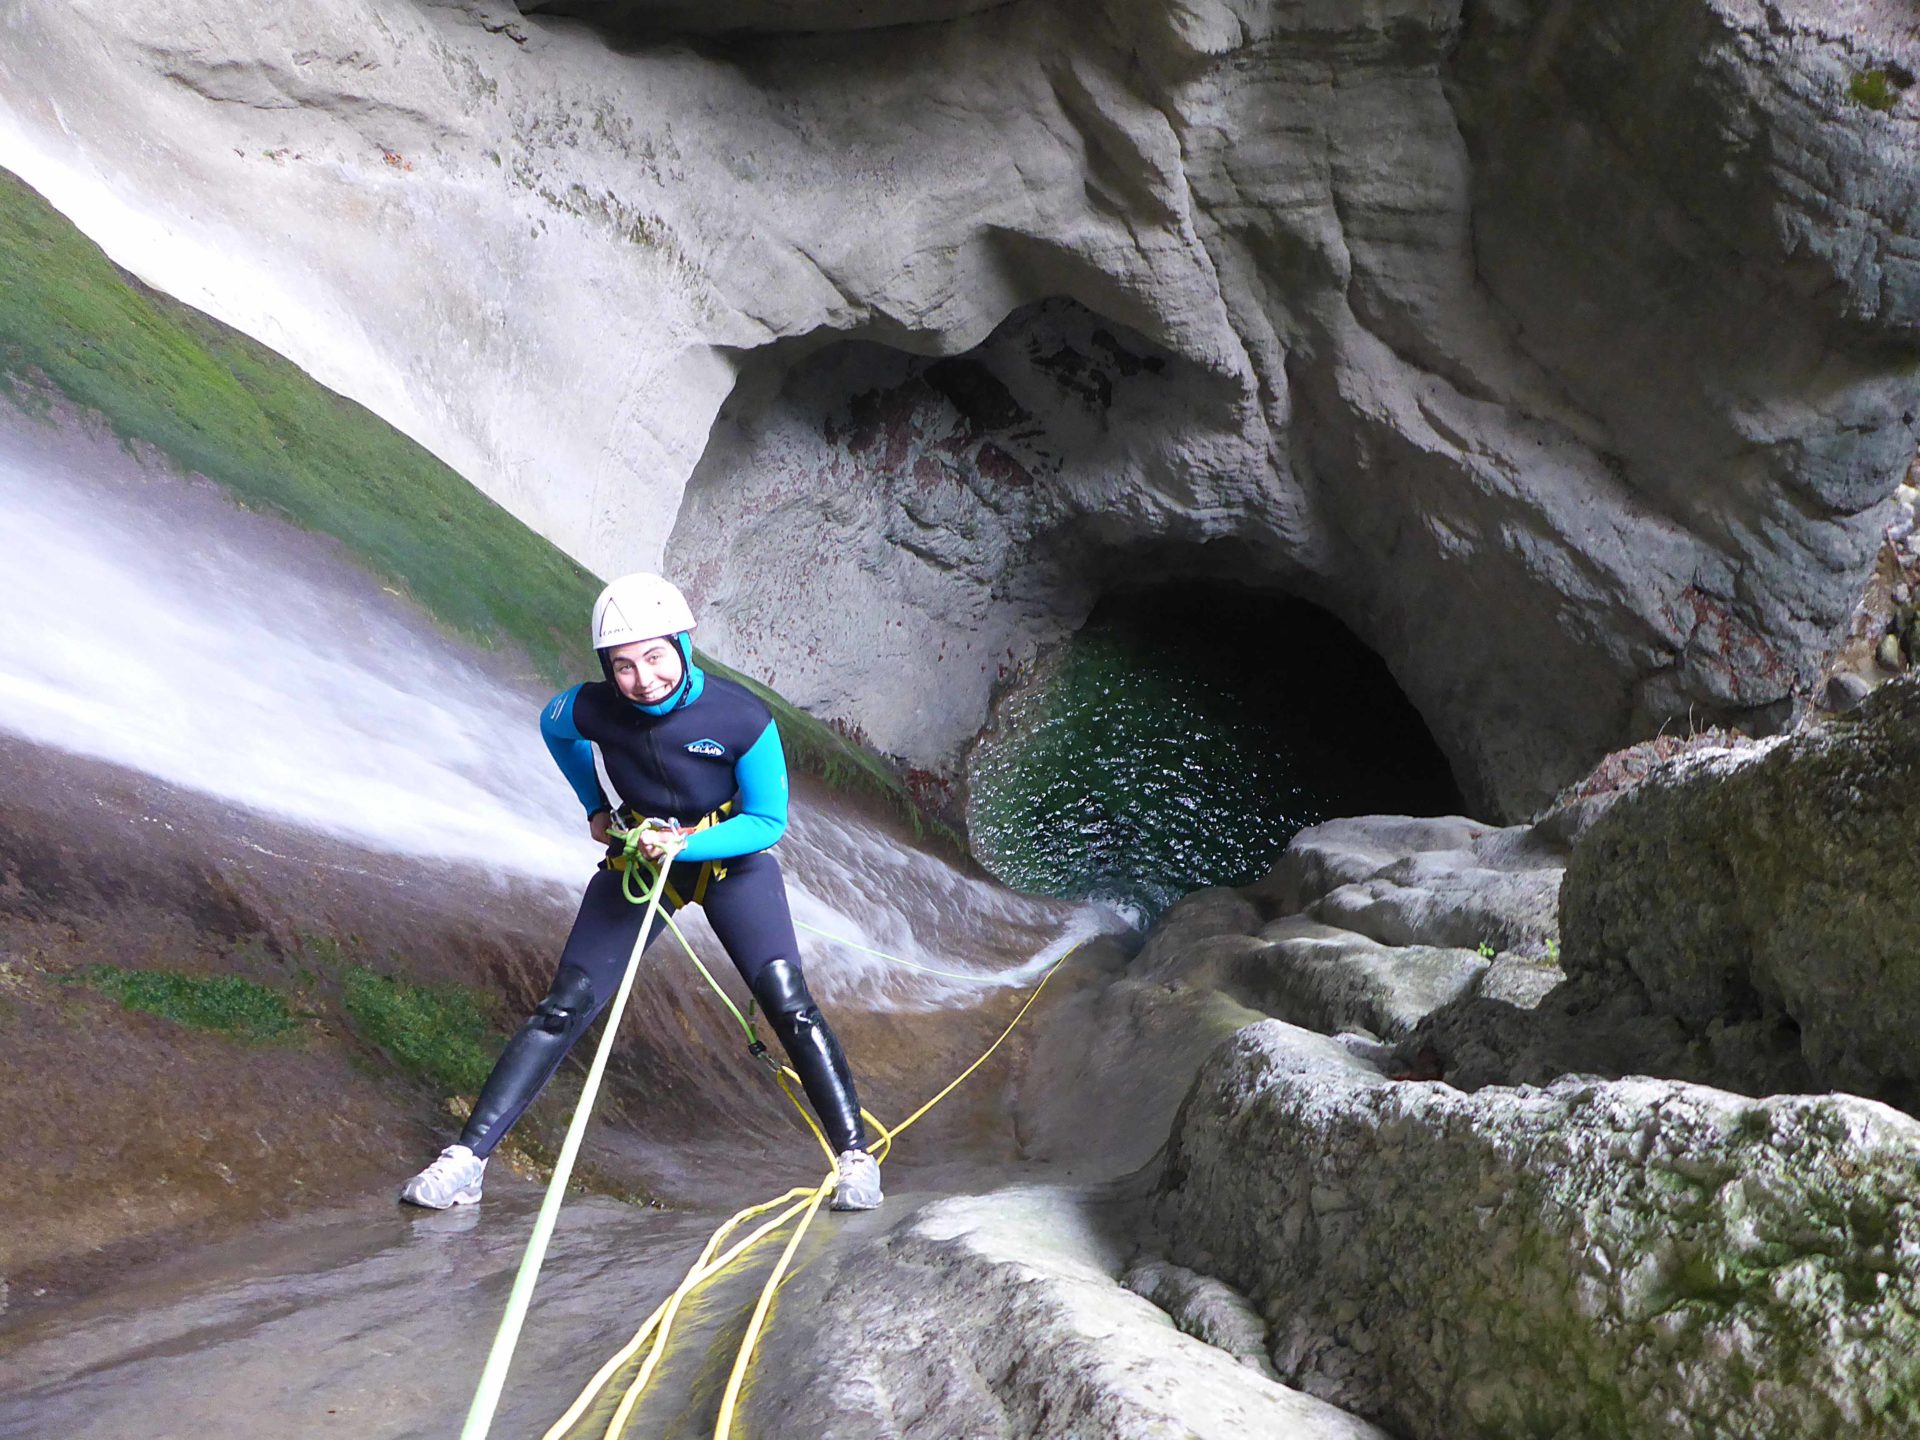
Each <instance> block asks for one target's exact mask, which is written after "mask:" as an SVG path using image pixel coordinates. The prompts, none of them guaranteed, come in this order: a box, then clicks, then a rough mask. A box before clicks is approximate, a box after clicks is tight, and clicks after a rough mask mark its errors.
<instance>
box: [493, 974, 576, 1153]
mask: <svg viewBox="0 0 1920 1440" xmlns="http://www.w3.org/2000/svg"><path fill="white" fill-rule="evenodd" d="M592 1014H593V981H592V980H590V979H588V978H587V972H586V971H584V970H582V969H581V968H580V967H579V966H577V965H562V966H561V967H560V973H559V974H558V975H556V976H554V977H553V987H552V988H551V989H550V990H548V991H547V994H546V998H545V999H543V1000H541V1002H540V1003H539V1004H538V1005H536V1006H534V1008H533V1014H531V1015H529V1016H528V1017H527V1019H526V1023H525V1024H523V1025H522V1026H521V1027H520V1028H519V1030H517V1031H515V1032H514V1035H513V1038H512V1039H511V1040H509V1041H507V1048H506V1049H505V1050H503V1051H502V1052H501V1054H500V1058H499V1059H498V1060H496V1061H494V1064H493V1070H492V1072H491V1073H490V1074H489V1075H488V1076H487V1080H486V1083H485V1084H484V1085H482V1086H481V1087H480V1093H479V1095H478V1096H476V1097H475V1098H474V1102H473V1113H472V1114H471V1115H469V1116H468V1117H467V1125H466V1128H465V1129H464V1130H463V1131H461V1134H460V1141H461V1143H462V1144H464V1145H466V1146H468V1147H470V1148H471V1149H472V1150H473V1152H474V1154H476V1155H486V1154H489V1153H491V1152H492V1150H493V1147H494V1145H496V1144H497V1143H498V1142H499V1140H500V1137H501V1136H502V1135H504V1134H506V1132H507V1131H508V1129H510V1128H511V1127H512V1125H513V1122H514V1121H515V1120H517V1119H519V1118H520V1112H521V1111H523V1110H525V1109H526V1108H527V1106H529V1105H531V1104H532V1103H533V1098H534V1096H536V1095H538V1094H539V1093H540V1091H541V1088H542V1087H543V1086H545V1085H546V1083H547V1081H548V1079H549V1078H551V1076H552V1075H553V1072H554V1071H555V1070H556V1069H557V1068H558V1067H559V1064H560V1062H561V1061H562V1060H563V1059H565V1058H566V1054H567V1051H568V1050H569V1049H571V1048H572V1047H573V1042H574V1041H575V1040H576V1039H577V1038H578V1037H579V1035H580V1032H581V1031H582V1030H584V1029H586V1027H587V1020H588V1018H589V1017H590V1016H591V1015H592Z"/></svg>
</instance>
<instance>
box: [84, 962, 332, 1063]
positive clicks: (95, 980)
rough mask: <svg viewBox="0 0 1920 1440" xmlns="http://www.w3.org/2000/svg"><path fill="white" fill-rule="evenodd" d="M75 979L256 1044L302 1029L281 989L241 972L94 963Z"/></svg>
mask: <svg viewBox="0 0 1920 1440" xmlns="http://www.w3.org/2000/svg"><path fill="white" fill-rule="evenodd" d="M75 978H76V979H77V981H78V982H79V983H80V984H82V985H85V986H87V987H88V988H89V989H92V990H98V991H99V992H100V993H101V994H103V995H110V996H112V997H113V998H114V999H115V1000H118V1001H119V1002H120V1003H121V1004H122V1005H124V1006H126V1007H127V1009H129V1010H138V1011H140V1012H142V1013H143V1014H148V1015H160V1016H163V1017H165V1018H166V1019H168V1020H172V1021H176V1022H177V1023H179V1024H181V1025H189V1026H192V1027H193V1028H194V1029H196V1030H213V1031H217V1032H219V1033H220V1034H222V1035H231V1036H233V1037H234V1038H236V1039H239V1040H246V1041H249V1042H252V1043H255V1044H259V1043H264V1042H266V1041H271V1040H277V1039H280V1038H281V1037H283V1036H285V1035H287V1034H289V1033H291V1032H292V1031H294V1030H296V1029H298V1028H299V1021H297V1020H296V1019H295V1018H294V1016H293V1013H292V1012H291V1011H290V1010H289V1009H288V1008H287V1002H286V1000H285V999H284V998H283V997H282V996H281V995H280V994H279V993H278V992H277V991H275V990H272V989H270V988H269V987H267V986H265V985H262V984H260V983H259V982H258V981H257V980H248V979H246V978H245V977H244V976H240V975H190V974H186V973H184V972H182V971H178V970H128V969H122V968H120V967H119V966H115V965H94V966H90V967H89V968H88V969H86V970H84V971H82V972H80V974H79V975H78V976H76V977H75Z"/></svg>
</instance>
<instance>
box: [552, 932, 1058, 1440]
mask: <svg viewBox="0 0 1920 1440" xmlns="http://www.w3.org/2000/svg"><path fill="white" fill-rule="evenodd" d="M675 934H676V937H677V938H679V939H680V942H681V944H682V945H683V946H684V945H686V939H685V937H684V936H680V935H679V934H678V931H677V930H676V932H675ZM687 949H688V950H689V952H691V949H692V947H691V946H687ZM1077 949H1079V946H1078V945H1075V946H1074V947H1072V949H1069V950H1068V951H1066V953H1065V954H1063V955H1061V957H1060V958H1059V959H1058V960H1056V961H1054V962H1053V964H1052V965H1051V966H1049V967H1048V968H1047V972H1046V974H1045V975H1043V976H1041V978H1040V983H1039V984H1038V985H1036V986H1034V987H1033V993H1032V994H1031V995H1029V996H1028V997H1027V998H1026V1001H1025V1002H1024V1003H1023V1004H1022V1005H1021V1006H1020V1009H1019V1010H1018V1011H1017V1012H1015V1014H1014V1017H1013V1019H1011V1020H1009V1021H1008V1022H1007V1025H1006V1028H1005V1029H1003V1030H1002V1031H1001V1032H1000V1034H999V1035H998V1036H996V1037H995V1038H994V1041H993V1043H992V1044H991V1045H989V1046H988V1047H987V1048H986V1049H985V1050H983V1051H982V1052H981V1053H980V1055H979V1057H978V1058H977V1059H976V1060H974V1062H973V1063H972V1064H971V1065H969V1066H967V1068H966V1069H965V1070H962V1071H961V1072H960V1073H959V1074H958V1075H956V1076H955V1077H954V1078H953V1079H952V1080H950V1081H948V1082H947V1084H946V1085H944V1086H943V1087H942V1088H941V1089H940V1090H939V1091H938V1092H937V1093H936V1094H935V1095H934V1096H933V1097H932V1098H931V1099H929V1100H928V1101H927V1102H926V1103H925V1104H923V1105H921V1106H920V1108H919V1109H917V1110H915V1111H914V1112H913V1113H912V1114H911V1115H909V1116H908V1117H907V1118H906V1119H905V1120H903V1121H901V1122H900V1123H899V1124H898V1125H895V1126H893V1127H892V1128H891V1129H889V1128H888V1127H887V1126H886V1125H884V1124H882V1123H881V1122H880V1121H879V1120H878V1119H876V1118H875V1117H874V1116H873V1115H872V1114H871V1113H870V1112H868V1111H866V1110H864V1109H863V1110H862V1111H861V1112H860V1113H861V1115H862V1116H864V1117H865V1118H866V1120H867V1122H868V1124H870V1125H872V1126H873V1128H874V1129H875V1130H876V1131H877V1132H878V1133H879V1135H880V1140H879V1143H878V1144H877V1145H875V1146H874V1147H873V1156H874V1160H875V1162H876V1163H877V1162H879V1161H881V1160H883V1159H884V1158H885V1157H886V1155H887V1154H888V1153H889V1152H890V1151H891V1150H892V1148H893V1142H894V1140H895V1139H896V1138H897V1137H898V1136H899V1135H900V1134H901V1133H902V1132H903V1131H905V1130H906V1129H907V1128H908V1127H909V1126H911V1125H913V1124H915V1123H916V1122H917V1121H919V1120H921V1119H922V1118H923V1117H925V1116H926V1114H927V1113H928V1112H929V1111H930V1110H932V1109H933V1108H934V1106H936V1105H938V1104H939V1103H940V1102H941V1101H942V1100H944V1099H946V1097H947V1096H948V1095H951V1094H952V1093H953V1092H954V1090H956V1089H957V1088H959V1086H960V1085H961V1084H962V1083H964V1082H965V1081H966V1079H967V1077H968V1076H970V1075H972V1074H973V1073H974V1072H975V1071H976V1070H978V1069H979V1068H980V1067H981V1066H982V1065H984V1064H986V1062H987V1061H988V1060H989V1059H990V1058H991V1057H992V1056H993V1053H994V1052H995V1051H996V1050H998V1049H999V1048H1000V1046H1001V1045H1002V1044H1003V1043H1004V1042H1005V1041H1006V1039H1007V1037H1008V1036H1009V1035H1011V1034H1012V1033H1013V1032H1014V1029H1015V1027H1016V1026H1018V1025H1019V1024H1020V1022H1021V1021H1022V1020H1023V1019H1025V1018H1026V1015H1027V1012H1028V1011H1029V1010H1031V1009H1032V1008H1033V1006H1034V1003H1035V1002H1036V1001H1038V1000H1039V998H1040V993H1041V991H1043V990H1045V989H1046V987H1047V982H1048V981H1050V980H1052V979H1053V976H1054V973H1055V972H1056V971H1057V970H1059V968H1060V967H1061V966H1062V965H1064V964H1066V962H1067V960H1068V959H1069V958H1071V957H1072V955H1073V953H1074V950H1077ZM789 1077H790V1078H791V1079H792V1080H793V1081H798V1079H799V1076H798V1075H796V1074H794V1072H793V1070H792V1069H791V1068H790V1067H787V1066H782V1067H780V1072H778V1073H777V1075H776V1078H778V1079H780V1081H781V1089H782V1090H783V1091H785V1092H786V1095H787V1098H788V1099H789V1100H791V1101H792V1102H793V1104H794V1107H795V1108H796V1109H798V1110H800V1114H801V1118H802V1119H804V1120H805V1121H806V1122H807V1125H808V1127H809V1128H810V1129H811V1130H812V1131H813V1133H814V1136H815V1138H816V1139H818V1140H819V1141H820V1144H821V1147H822V1149H824V1150H827V1151H828V1154H829V1157H830V1158H831V1148H830V1147H829V1146H828V1145H827V1141H826V1137H825V1136H823V1135H821V1133H820V1127H819V1126H818V1124H817V1123H815V1121H814V1118H813V1116H812V1115H811V1114H810V1113H809V1112H808V1111H807V1110H806V1109H805V1108H804V1107H803V1106H802V1105H801V1103H800V1100H799V1098H798V1097H797V1096H795V1095H794V1094H793V1091H792V1089H791V1088H790V1086H789V1085H788V1083H787V1080H788V1078H789ZM834 1183H835V1176H834V1174H833V1173H831V1172H829V1173H828V1175H827V1176H826V1178H825V1179H824V1180H822V1181H821V1183H820V1185H819V1186H818V1187H817V1188H815V1189H813V1190H811V1191H809V1190H807V1189H806V1188H805V1187H800V1188H796V1189H793V1190H789V1191H787V1192H786V1194H784V1195H782V1196H781V1197H780V1198H779V1199H777V1200H771V1201H768V1202H766V1203H765V1204H763V1205H758V1206H752V1207H749V1208H748V1209H747V1210H743V1211H741V1212H740V1213H739V1214H738V1215H736V1216H734V1217H733V1218H732V1219H730V1220H728V1221H727V1222H726V1223H725V1224H724V1225H722V1226H721V1227H720V1229H719V1231H717V1232H716V1234H715V1236H714V1238H713V1239H712V1240H709V1241H708V1244H707V1248H706V1249H705V1250H703V1251H702V1252H701V1253H702V1257H703V1258H702V1260H697V1261H695V1263H694V1265H693V1267H692V1268H691V1269H689V1270H688V1272H687V1274H686V1276H685V1278H683V1279H682V1280H681V1282H680V1285H679V1287H678V1288H676V1289H675V1291H674V1293H673V1295H672V1296H670V1297H669V1298H668V1300H667V1301H666V1302H664V1303H663V1304H662V1305H661V1306H660V1307H659V1308H658V1309H656V1310H655V1311H654V1313H653V1315H652V1316H650V1317H649V1318H648V1320H647V1323H646V1324H645V1325H643V1326H642V1327H641V1328H640V1332H639V1333H638V1334H636V1335H635V1336H634V1338H633V1340H632V1341H631V1342H630V1343H629V1344H628V1346H627V1347H626V1348H625V1349H623V1350H622V1351H621V1352H620V1353H619V1354H617V1355H615V1356H614V1357H613V1359H611V1360H609V1361H608V1362H607V1363H606V1364H605V1365H603V1366H601V1367H600V1370H599V1372H598V1373H597V1374H595V1376H594V1377H593V1379H592V1380H590V1381H589V1382H588V1383H587V1387H586V1388H585V1389H584V1390H583V1391H582V1392H581V1393H580V1396H579V1398H577V1399H576V1400H575V1401H574V1402H573V1405H572V1406H570V1407H569V1408H568V1411H567V1413H566V1415H564V1416H562V1417H561V1419H560V1421H559V1422H557V1423H556V1424H555V1425H554V1426H553V1428H551V1429H550V1430H548V1431H547V1433H546V1436H545V1437H544V1440H560V1437H561V1436H562V1435H563V1434H564V1433H565V1432H566V1429H567V1427H568V1426H569V1425H571V1424H572V1423H573V1422H574V1421H576V1420H577V1419H578V1418H579V1417H580V1415H582V1414H583V1413H585V1410H586V1408H587V1406H588V1405H589V1404H590V1403H591V1402H592V1398H593V1396H594V1395H596V1394H597V1393H599V1391H600V1388H601V1387H602V1386H603V1385H605V1384H606V1382H607V1381H608V1379H610V1378H611V1377H612V1375H613V1374H614V1373H615V1372H617V1371H618V1370H619V1368H620V1367H621V1366H622V1365H624V1364H625V1363H626V1362H627V1361H628V1360H630V1359H631V1358H632V1357H633V1356H634V1355H635V1354H636V1353H637V1352H638V1351H639V1348H640V1346H641V1345H642V1344H644V1343H645V1341H646V1339H647V1337H648V1336H649V1335H652V1336H653V1339H654V1348H653V1351H652V1352H651V1354H650V1355H649V1357H648V1362H647V1364H646V1365H645V1366H643V1367H642V1370H641V1371H640V1373H638V1374H637V1375H636V1376H635V1377H634V1379H633V1381H632V1382H631V1383H630V1384H629V1385H628V1387H627V1390H626V1393H625V1394H624V1395H623V1396H622V1397H621V1401H620V1405H619V1408H618V1409H617V1410H616V1411H615V1414H614V1419H613V1422H612V1423H610V1424H609V1425H608V1427H607V1430H606V1432H605V1440H618V1436H619V1435H620V1432H621V1430H622V1429H623V1428H624V1427H625V1426H626V1424H627V1423H628V1422H629V1421H630V1420H631V1418H632V1414H633V1411H634V1409H635V1407H636V1406H637V1405H638V1403H639V1400H640V1396H641V1392H642V1391H643V1390H644V1389H645V1387H646V1385H647V1384H648V1382H649V1381H651V1380H652V1378H653V1374H654V1368H655V1365H656V1363H657V1359H658V1357H660V1356H661V1355H663V1354H664V1352H665V1348H666V1344H667V1340H668V1334H669V1331H670V1330H671V1328H672V1322H673V1318H674V1317H675V1315H677V1313H678V1311H679V1308H680V1306H681V1304H682V1303H683V1302H684V1300H685V1298H686V1297H687V1296H688V1295H690V1294H692V1293H693V1291H694V1290H696V1289H697V1288H699V1286H700V1285H701V1284H702V1283H704V1282H705V1281H706V1280H707V1279H709V1278H710V1277H711V1276H713V1275H715V1274H718V1273H719V1272H720V1271H721V1270H723V1269H724V1268H726V1265H727V1263H728V1262H729V1261H731V1260H732V1259H733V1258H734V1257H735V1256H737V1255H739V1254H741V1253H743V1252H744V1250H745V1249H746V1247H747V1246H748V1245H750V1244H752V1243H753V1242H754V1241H757V1240H758V1239H759V1238H760V1237H761V1236H762V1235H764V1234H767V1233H770V1232H771V1231H773V1230H776V1229H778V1228H779V1227H780V1226H782V1225H785V1224H786V1223H787V1222H788V1221H789V1220H791V1219H792V1218H793V1216H794V1214H795V1213H796V1212H802V1213H801V1215H800V1223H799V1225H798V1226H796V1227H795V1229H794V1232H793V1235H792V1236H791V1237H790V1238H789V1239H788V1241H787V1245H786V1248H785V1249H784V1250H783V1251H782V1252H781V1255H780V1258H779V1260H778V1261H777V1262H776V1263H775V1265H774V1269H773V1272H772V1274H770V1275H769V1276H768V1278H767V1281H766V1284H765V1285H763V1286H762V1287H761V1290H760V1297H759V1299H758V1301H756V1303H755V1305H754V1308H753V1313H752V1315H751V1317H750V1318H749V1319H748V1322H747V1329H746V1333H745V1334H744V1335H743V1336H742V1337H741V1340H740V1348H739V1350H738V1351H737V1352H736V1353H735V1356H734V1363H733V1368H732V1370H731V1371H730V1372H729V1374H728V1377H727V1387H726V1391H725V1393H724V1394H723V1395H722V1397H721V1402H720V1410H719V1413H718V1415H717V1416H716V1418H715V1423H714V1432H713V1433H714V1437H715V1440H730V1436H731V1434H732V1429H733V1420H734V1414H735V1412H736V1410H737V1409H738V1405H739V1397H740V1391H741V1388H742V1386H743V1385H744V1383H745V1380H746V1374H747V1371H748V1369H749V1368H750V1367H751V1364H752V1359H753V1353H754V1350H755V1348H756V1347H757V1345H758V1343H759V1338H760V1334H761V1331H762V1330H763V1329H764V1328H765V1325H766V1319H767V1314H768V1312H769V1311H770V1310H771V1308H772V1305H773V1297H774V1294H775V1292H776V1291H777V1290H778V1288H779V1285H780V1282H781V1280H782V1279H783V1278H784V1277H785V1275H786V1273H787V1269H788V1267H789V1266H790V1265H791V1264H792V1262H793V1257H794V1255H795V1254H796V1253H797V1252H798V1250H799V1247H800V1242H801V1241H802V1240H803V1239H804V1238H805V1237H806V1233H807V1231H808V1229H809V1228H810V1227H811V1226H812V1224H813V1220H814V1217H815V1216H816V1215H817V1214H818V1213H819V1209H820V1204H821V1202H822V1201H823V1200H825V1199H826V1197H827V1196H828V1195H829V1194H831V1193H832V1191H833V1186H834ZM802 1195H807V1196H810V1197H811V1198H809V1199H808V1200H806V1201H796V1202H795V1203H793V1204H791V1205H789V1206H788V1208H787V1209H786V1210H785V1211H784V1212H783V1213H782V1214H780V1215H779V1216H777V1217H776V1218H775V1219H773V1220H770V1221H768V1222H767V1223H766V1224H764V1225H762V1226H761V1227H760V1228H759V1229H758V1230H756V1231H754V1233H753V1235H751V1236H750V1237H748V1239H747V1240H746V1241H743V1242H741V1244H739V1245H737V1246H735V1247H734V1248H733V1249H732V1250H730V1251H728V1252H727V1254H726V1255H725V1256H723V1257H722V1258H721V1259H720V1260H719V1261H716V1262H712V1263H705V1261H704V1257H705V1256H706V1255H708V1254H710V1253H711V1252H712V1250H713V1249H714V1248H715V1247H716V1246H717V1244H718V1242H719V1240H720V1239H721V1238H723V1237H724V1236H725V1235H727V1234H728V1233H731V1231H732V1229H733V1228H734V1227H735V1226H737V1225H738V1224H739V1223H741V1221H742V1220H743V1219H747V1218H751V1217H752V1216H754V1215H758V1214H764V1213H765V1212H766V1211H768V1210H771V1209H773V1208H775V1207H776V1206H778V1205H780V1204H782V1203H784V1202H787V1201H790V1200H793V1199H794V1197H796V1196H802ZM656 1324H657V1325H658V1329H657V1331H656V1328H655V1327H656Z"/></svg>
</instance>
